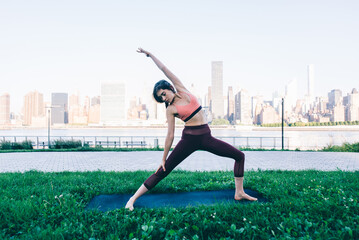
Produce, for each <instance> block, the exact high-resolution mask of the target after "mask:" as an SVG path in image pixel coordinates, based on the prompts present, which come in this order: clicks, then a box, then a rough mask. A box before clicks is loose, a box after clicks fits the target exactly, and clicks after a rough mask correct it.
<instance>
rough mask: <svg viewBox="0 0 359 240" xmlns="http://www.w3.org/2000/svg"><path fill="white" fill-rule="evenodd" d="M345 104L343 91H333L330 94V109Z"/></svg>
mask: <svg viewBox="0 0 359 240" xmlns="http://www.w3.org/2000/svg"><path fill="white" fill-rule="evenodd" d="M342 103H343V97H342V91H341V90H340V89H333V90H332V91H330V92H329V93H328V108H329V109H333V108H334V107H335V106H336V105H341V104H342Z"/></svg>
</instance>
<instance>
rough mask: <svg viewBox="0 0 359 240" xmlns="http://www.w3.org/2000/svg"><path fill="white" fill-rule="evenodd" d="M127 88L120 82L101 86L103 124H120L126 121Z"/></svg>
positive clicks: (104, 83) (105, 83)
mask: <svg viewBox="0 0 359 240" xmlns="http://www.w3.org/2000/svg"><path fill="white" fill-rule="evenodd" d="M126 113H127V111H126V86H125V84H124V83H120V82H103V83H102V84H101V122H102V123H103V124H105V125H111V124H115V125H117V124H120V123H121V122H123V121H124V120H126Z"/></svg>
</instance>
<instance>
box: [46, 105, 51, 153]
mask: <svg viewBox="0 0 359 240" xmlns="http://www.w3.org/2000/svg"><path fill="white" fill-rule="evenodd" d="M47 144H48V148H49V149H50V146H51V143H50V109H48V110H47Z"/></svg>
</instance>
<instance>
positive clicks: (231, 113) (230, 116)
mask: <svg viewBox="0 0 359 240" xmlns="http://www.w3.org/2000/svg"><path fill="white" fill-rule="evenodd" d="M227 102H228V108H227V119H228V121H229V122H233V121H234V95H233V88H232V87H228V96H227Z"/></svg>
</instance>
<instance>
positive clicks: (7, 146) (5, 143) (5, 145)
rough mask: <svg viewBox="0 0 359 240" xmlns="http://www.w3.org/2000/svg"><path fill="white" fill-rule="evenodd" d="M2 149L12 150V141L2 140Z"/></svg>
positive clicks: (0, 145)
mask: <svg viewBox="0 0 359 240" xmlns="http://www.w3.org/2000/svg"><path fill="white" fill-rule="evenodd" d="M0 149H1V150H10V149H11V142H10V141H1V142H0Z"/></svg>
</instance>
